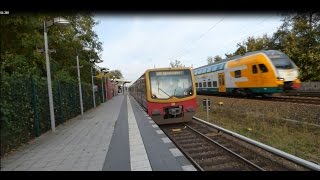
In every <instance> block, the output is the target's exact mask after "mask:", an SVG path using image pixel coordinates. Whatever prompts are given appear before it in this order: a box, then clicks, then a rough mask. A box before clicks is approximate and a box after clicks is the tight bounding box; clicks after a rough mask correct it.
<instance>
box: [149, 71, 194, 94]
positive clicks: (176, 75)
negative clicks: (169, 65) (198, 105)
mask: <svg viewBox="0 0 320 180" xmlns="http://www.w3.org/2000/svg"><path fill="white" fill-rule="evenodd" d="M149 77H150V83H151V84H150V86H151V97H152V98H153V99H169V98H172V97H176V98H184V97H188V96H192V95H193V93H194V92H193V88H192V79H191V72H190V70H176V71H151V72H149Z"/></svg>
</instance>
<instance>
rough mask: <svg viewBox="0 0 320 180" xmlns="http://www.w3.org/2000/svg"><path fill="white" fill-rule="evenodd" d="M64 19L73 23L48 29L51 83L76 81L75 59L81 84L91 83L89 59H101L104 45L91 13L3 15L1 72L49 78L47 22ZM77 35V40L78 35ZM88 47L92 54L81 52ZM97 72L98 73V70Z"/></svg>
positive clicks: (0, 18)
mask: <svg viewBox="0 0 320 180" xmlns="http://www.w3.org/2000/svg"><path fill="white" fill-rule="evenodd" d="M58 16H61V17H64V18H65V19H67V20H69V21H70V22H71V24H70V25H68V26H65V27H58V26H55V25H52V26H50V27H48V28H47V29H48V31H47V34H48V47H49V49H55V50H56V52H55V53H49V57H50V65H51V78H52V80H56V79H57V80H70V79H75V80H76V79H77V68H76V64H77V63H76V56H77V55H78V57H79V62H80V66H82V68H81V70H80V73H81V81H83V82H86V83H90V82H91V66H92V63H90V61H89V60H90V59H100V53H101V51H102V43H101V42H100V41H99V39H98V36H97V34H96V33H95V32H94V31H93V27H94V26H95V25H97V22H95V21H94V19H93V16H92V15H91V14H90V13H82V14H74V15H70V14H64V13H57V14H45V15H43V14H36V15H32V16H31V15H21V14H15V15H9V16H1V17H0V20H1V28H0V34H1V36H0V39H1V73H2V74H7V75H9V76H10V75H12V74H23V75H25V76H28V75H31V74H32V75H33V76H39V77H44V78H46V75H47V74H46V72H47V71H46V60H45V54H44V53H43V52H44V51H43V49H44V35H43V33H44V22H46V21H48V20H51V19H53V18H54V17H58ZM76 34H78V35H79V36H78V39H75V38H74V37H75V35H76ZM83 47H88V48H90V49H91V51H84V50H82V49H83ZM96 71H97V70H96Z"/></svg>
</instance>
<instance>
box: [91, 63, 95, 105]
mask: <svg viewBox="0 0 320 180" xmlns="http://www.w3.org/2000/svg"><path fill="white" fill-rule="evenodd" d="M92 69H93V68H92V66H91V83H92V98H93V107H96V96H95V93H94V84H93V75H92V74H93V70H92Z"/></svg>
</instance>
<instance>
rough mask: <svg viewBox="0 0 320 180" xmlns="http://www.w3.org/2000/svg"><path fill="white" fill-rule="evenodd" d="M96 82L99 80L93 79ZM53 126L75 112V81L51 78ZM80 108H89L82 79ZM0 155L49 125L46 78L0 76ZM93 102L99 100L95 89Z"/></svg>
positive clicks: (89, 98) (90, 103)
mask: <svg viewBox="0 0 320 180" xmlns="http://www.w3.org/2000/svg"><path fill="white" fill-rule="evenodd" d="M96 83H97V84H98V83H99V81H96ZM52 94H53V103H54V114H55V123H56V126H58V125H59V124H61V123H63V122H65V121H66V120H68V119H71V118H73V117H75V116H77V115H79V114H81V110H80V99H79V88H78V82H76V81H71V82H65V81H52ZM82 96H83V108H84V111H87V110H88V109H90V108H93V100H92V87H91V84H85V83H82ZM0 97H1V101H0V106H1V155H3V154H5V153H7V152H9V151H10V150H12V149H15V148H17V147H18V146H19V145H21V144H23V143H26V142H28V141H29V140H30V139H32V138H34V137H38V136H40V135H41V134H42V133H44V132H46V131H48V130H50V129H51V125H50V123H51V121H50V110H49V100H48V86H47V81H46V79H45V78H44V79H39V78H36V77H23V76H10V77H9V76H2V77H1V95H0ZM95 97H96V105H99V104H100V103H101V102H102V97H101V92H99V91H98V92H96V94H95Z"/></svg>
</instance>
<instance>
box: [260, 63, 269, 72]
mask: <svg viewBox="0 0 320 180" xmlns="http://www.w3.org/2000/svg"><path fill="white" fill-rule="evenodd" d="M259 69H260V70H261V72H262V73H265V72H268V68H267V67H266V65H264V64H259Z"/></svg>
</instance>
